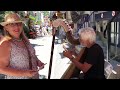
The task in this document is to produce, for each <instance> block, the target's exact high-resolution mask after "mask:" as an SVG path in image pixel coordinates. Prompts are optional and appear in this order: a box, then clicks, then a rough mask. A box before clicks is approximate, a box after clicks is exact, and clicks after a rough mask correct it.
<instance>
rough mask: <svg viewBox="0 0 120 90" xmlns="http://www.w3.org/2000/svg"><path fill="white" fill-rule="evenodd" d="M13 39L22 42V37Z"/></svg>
mask: <svg viewBox="0 0 120 90" xmlns="http://www.w3.org/2000/svg"><path fill="white" fill-rule="evenodd" d="M13 41H17V42H21V41H22V38H20V39H16V38H13Z"/></svg>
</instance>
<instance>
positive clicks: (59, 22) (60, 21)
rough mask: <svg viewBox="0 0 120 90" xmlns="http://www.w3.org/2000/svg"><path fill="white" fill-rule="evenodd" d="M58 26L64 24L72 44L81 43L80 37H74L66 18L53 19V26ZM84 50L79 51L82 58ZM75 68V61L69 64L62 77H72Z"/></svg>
mask: <svg viewBox="0 0 120 90" xmlns="http://www.w3.org/2000/svg"><path fill="white" fill-rule="evenodd" d="M58 26H62V27H63V28H64V31H65V32H66V37H67V39H68V41H69V42H70V43H71V44H74V45H79V44H80V42H79V39H74V38H73V37H72V33H71V32H70V31H71V30H72V28H71V26H70V25H69V24H68V22H67V21H66V20H64V19H56V20H54V21H53V27H58ZM84 50H85V48H81V50H80V52H79V55H80V58H81V56H82V54H83V52H84ZM79 60H80V59H79ZM75 69H76V66H75V65H74V64H73V63H71V64H70V65H69V66H68V68H67V69H66V71H65V72H64V74H63V75H62V77H61V79H70V78H71V76H72V74H73V72H74V71H75Z"/></svg>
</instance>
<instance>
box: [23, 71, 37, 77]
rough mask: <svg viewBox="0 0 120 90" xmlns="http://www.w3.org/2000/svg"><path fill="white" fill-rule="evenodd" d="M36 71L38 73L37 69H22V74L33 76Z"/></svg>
mask: <svg viewBox="0 0 120 90" xmlns="http://www.w3.org/2000/svg"><path fill="white" fill-rule="evenodd" d="M37 73H38V71H37V70H26V71H24V75H25V76H28V77H33V76H34V75H35V74H37Z"/></svg>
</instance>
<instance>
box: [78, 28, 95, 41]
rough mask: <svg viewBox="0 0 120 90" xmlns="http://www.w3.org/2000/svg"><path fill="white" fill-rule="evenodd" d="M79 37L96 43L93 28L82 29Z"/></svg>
mask: <svg viewBox="0 0 120 90" xmlns="http://www.w3.org/2000/svg"><path fill="white" fill-rule="evenodd" d="M79 35H80V39H82V40H89V41H90V42H91V43H92V42H95V41H96V33H95V31H94V29H93V28H91V27H86V28H82V29H80V30H79Z"/></svg>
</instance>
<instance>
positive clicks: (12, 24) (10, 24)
mask: <svg viewBox="0 0 120 90" xmlns="http://www.w3.org/2000/svg"><path fill="white" fill-rule="evenodd" d="M21 25H22V22H19V23H9V24H7V25H6V26H11V27H14V26H21Z"/></svg>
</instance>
